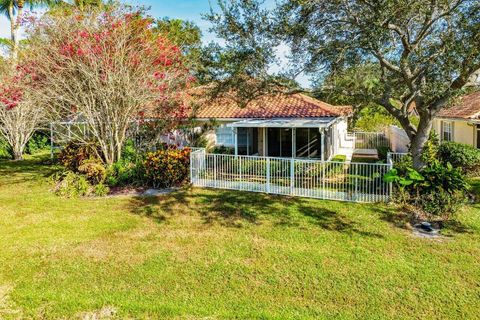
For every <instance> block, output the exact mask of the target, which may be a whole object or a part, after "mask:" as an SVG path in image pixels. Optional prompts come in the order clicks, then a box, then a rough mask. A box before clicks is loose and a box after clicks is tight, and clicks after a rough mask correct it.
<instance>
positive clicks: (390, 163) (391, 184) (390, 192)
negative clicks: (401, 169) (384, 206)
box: [382, 157, 393, 201]
mask: <svg viewBox="0 0 480 320" xmlns="http://www.w3.org/2000/svg"><path fill="white" fill-rule="evenodd" d="M387 164H388V167H387V168H388V171H390V170H392V169H393V160H392V157H390V159H387ZM382 179H383V177H382ZM392 194H393V182H389V183H388V195H387V198H388V201H390V200H391V199H392Z"/></svg>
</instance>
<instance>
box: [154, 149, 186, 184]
mask: <svg viewBox="0 0 480 320" xmlns="http://www.w3.org/2000/svg"><path fill="white" fill-rule="evenodd" d="M189 170H190V150H189V149H183V150H180V149H168V150H160V151H157V152H152V153H148V154H147V158H146V160H145V177H146V182H147V184H148V185H150V186H153V187H154V188H168V187H172V186H176V185H179V184H181V183H182V182H184V181H185V180H186V179H187V177H188V174H189Z"/></svg>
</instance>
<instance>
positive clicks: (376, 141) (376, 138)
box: [349, 132, 390, 150]
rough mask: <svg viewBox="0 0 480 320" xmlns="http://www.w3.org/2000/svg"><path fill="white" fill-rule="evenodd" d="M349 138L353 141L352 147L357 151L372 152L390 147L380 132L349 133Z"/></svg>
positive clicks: (385, 137)
mask: <svg viewBox="0 0 480 320" xmlns="http://www.w3.org/2000/svg"><path fill="white" fill-rule="evenodd" d="M349 137H350V138H353V139H354V141H355V146H354V147H355V149H357V150H358V149H360V150H372V149H377V148H379V147H389V146H390V141H389V140H388V138H387V136H386V135H385V134H384V133H382V132H351V133H349Z"/></svg>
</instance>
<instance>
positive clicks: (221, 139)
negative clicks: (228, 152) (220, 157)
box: [215, 126, 235, 146]
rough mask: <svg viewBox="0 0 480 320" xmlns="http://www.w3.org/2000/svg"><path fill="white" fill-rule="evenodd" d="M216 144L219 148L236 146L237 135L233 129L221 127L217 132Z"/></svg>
mask: <svg viewBox="0 0 480 320" xmlns="http://www.w3.org/2000/svg"><path fill="white" fill-rule="evenodd" d="M215 136H216V144H217V145H219V146H234V145H235V135H234V133H233V128H231V127H226V126H221V127H218V128H217V129H216V130H215Z"/></svg>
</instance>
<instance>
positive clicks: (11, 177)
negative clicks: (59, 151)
mask: <svg viewBox="0 0 480 320" xmlns="http://www.w3.org/2000/svg"><path fill="white" fill-rule="evenodd" d="M46 160H47V157H45V156H33V157H29V158H28V159H26V160H22V161H13V160H0V179H1V177H8V183H9V184H13V183H23V182H28V181H35V180H38V178H49V177H51V176H52V175H54V174H55V173H56V172H58V171H59V168H58V167H56V166H53V165H51V164H44V163H45V162H46Z"/></svg>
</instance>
